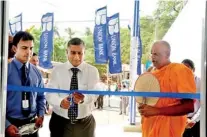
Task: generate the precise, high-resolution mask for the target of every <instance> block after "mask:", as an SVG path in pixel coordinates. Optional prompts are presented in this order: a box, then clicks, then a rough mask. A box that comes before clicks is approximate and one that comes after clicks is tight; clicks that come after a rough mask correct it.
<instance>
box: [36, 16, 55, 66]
mask: <svg viewBox="0 0 207 137" xmlns="http://www.w3.org/2000/svg"><path fill="white" fill-rule="evenodd" d="M41 24H42V25H41V26H42V34H41V36H40V48H39V65H40V67H43V68H52V63H51V55H52V52H53V26H54V14H53V13H47V14H45V15H43V16H42V19H41Z"/></svg>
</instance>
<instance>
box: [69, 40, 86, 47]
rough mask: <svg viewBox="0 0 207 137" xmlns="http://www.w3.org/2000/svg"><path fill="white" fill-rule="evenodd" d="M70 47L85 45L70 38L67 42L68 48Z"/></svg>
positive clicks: (81, 41)
mask: <svg viewBox="0 0 207 137" xmlns="http://www.w3.org/2000/svg"><path fill="white" fill-rule="evenodd" d="M71 45H75V46H79V45H82V46H83V47H85V43H84V41H83V40H82V39H80V38H72V39H71V40H70V41H69V42H68V47H70V46H71Z"/></svg>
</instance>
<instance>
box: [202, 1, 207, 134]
mask: <svg viewBox="0 0 207 137" xmlns="http://www.w3.org/2000/svg"><path fill="white" fill-rule="evenodd" d="M206 38H207V2H206V1H205V21H203V44H202V50H201V51H202V56H201V92H200V93H201V118H200V135H201V137H206V136H207V135H206V91H207V89H206V46H207V39H206Z"/></svg>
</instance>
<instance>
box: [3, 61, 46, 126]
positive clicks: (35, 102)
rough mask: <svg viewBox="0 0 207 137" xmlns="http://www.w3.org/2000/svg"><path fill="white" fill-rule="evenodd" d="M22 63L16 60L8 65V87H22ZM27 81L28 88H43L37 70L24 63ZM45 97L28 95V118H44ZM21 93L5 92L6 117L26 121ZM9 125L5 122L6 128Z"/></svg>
mask: <svg viewBox="0 0 207 137" xmlns="http://www.w3.org/2000/svg"><path fill="white" fill-rule="evenodd" d="M22 65H23V64H22V63H21V62H20V61H18V60H17V59H16V58H14V59H13V60H12V62H11V63H9V64H8V76H7V78H8V80H7V84H8V85H17V86H22V82H21V75H22V74H21V68H22ZM26 67H27V72H28V80H29V83H30V87H41V88H43V87H44V83H43V79H42V75H41V73H40V72H39V70H38V69H37V68H36V67H35V66H34V65H32V64H30V63H26ZM45 102H46V100H45V95H44V93H37V92H31V95H30V105H31V114H30V116H29V117H32V116H34V115H36V114H37V115H38V116H44V113H45ZM21 104H22V92H18V91H8V92H7V107H6V117H9V118H16V119H26V118H28V117H25V116H23V114H22V109H21ZM10 124H11V123H10V122H9V121H8V120H6V128H7V127H8V126H9V125H10Z"/></svg>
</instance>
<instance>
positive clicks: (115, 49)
mask: <svg viewBox="0 0 207 137" xmlns="http://www.w3.org/2000/svg"><path fill="white" fill-rule="evenodd" d="M107 21H108V23H107V25H108V29H107V30H108V39H107V40H108V46H107V47H108V56H109V72H110V73H111V74H114V73H121V72H122V63H121V53H120V52H121V50H120V48H121V47H120V23H119V13H117V14H114V15H113V16H111V17H108V19H107Z"/></svg>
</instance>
